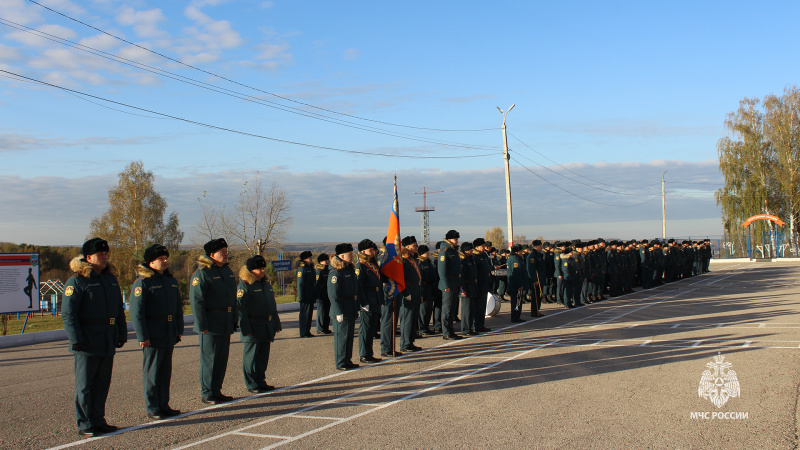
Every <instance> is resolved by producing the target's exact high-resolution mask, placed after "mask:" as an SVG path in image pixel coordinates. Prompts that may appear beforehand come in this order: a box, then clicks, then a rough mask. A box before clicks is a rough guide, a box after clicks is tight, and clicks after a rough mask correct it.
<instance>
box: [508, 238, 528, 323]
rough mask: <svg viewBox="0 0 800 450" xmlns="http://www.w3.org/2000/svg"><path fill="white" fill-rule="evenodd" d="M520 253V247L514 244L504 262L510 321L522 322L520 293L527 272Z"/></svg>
mask: <svg viewBox="0 0 800 450" xmlns="http://www.w3.org/2000/svg"><path fill="white" fill-rule="evenodd" d="M521 253H522V246H521V245H519V244H514V245H512V246H511V255H510V256H509V257H508V261H506V265H507V266H508V274H507V275H506V279H507V280H508V281H507V283H508V295H509V296H510V297H511V321H512V322H524V321H525V320H523V319H522V295H521V291H522V289H523V288H524V287H525V283H526V281H525V280H526V279H527V271H526V269H525V263H524V262H523V259H522V257H521V256H520V254H521Z"/></svg>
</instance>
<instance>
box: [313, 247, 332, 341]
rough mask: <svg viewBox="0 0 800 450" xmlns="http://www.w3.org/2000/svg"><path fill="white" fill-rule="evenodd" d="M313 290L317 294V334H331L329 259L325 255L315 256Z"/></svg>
mask: <svg viewBox="0 0 800 450" xmlns="http://www.w3.org/2000/svg"><path fill="white" fill-rule="evenodd" d="M314 269H315V270H316V271H317V274H316V279H315V282H314V283H315V290H316V293H317V334H331V333H333V331H331V299H329V298H328V272H330V270H331V267H330V258H329V257H328V254H327V253H320V254H319V256H317V265H316V267H314Z"/></svg>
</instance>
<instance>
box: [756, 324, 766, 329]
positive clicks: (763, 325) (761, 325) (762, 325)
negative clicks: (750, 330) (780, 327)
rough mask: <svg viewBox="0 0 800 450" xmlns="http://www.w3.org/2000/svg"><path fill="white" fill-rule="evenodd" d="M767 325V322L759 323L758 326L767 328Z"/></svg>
mask: <svg viewBox="0 0 800 450" xmlns="http://www.w3.org/2000/svg"><path fill="white" fill-rule="evenodd" d="M766 326H767V324H765V323H760V324H758V328H766Z"/></svg>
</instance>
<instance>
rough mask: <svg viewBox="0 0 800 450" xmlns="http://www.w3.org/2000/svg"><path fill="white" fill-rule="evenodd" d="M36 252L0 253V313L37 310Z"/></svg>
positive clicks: (37, 260)
mask: <svg viewBox="0 0 800 450" xmlns="http://www.w3.org/2000/svg"><path fill="white" fill-rule="evenodd" d="M40 298H41V293H40V292H39V254H38V253H0V314H2V313H29V312H39V310H40V308H41V302H40V301H39V300H40Z"/></svg>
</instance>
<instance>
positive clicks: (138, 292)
mask: <svg viewBox="0 0 800 450" xmlns="http://www.w3.org/2000/svg"><path fill="white" fill-rule="evenodd" d="M133 296H134V297H141V296H142V288H140V287H138V286H137V287H136V289H134V290H133Z"/></svg>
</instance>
